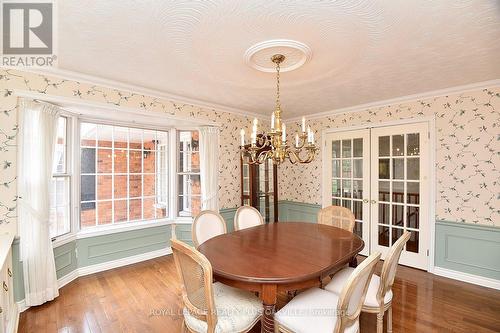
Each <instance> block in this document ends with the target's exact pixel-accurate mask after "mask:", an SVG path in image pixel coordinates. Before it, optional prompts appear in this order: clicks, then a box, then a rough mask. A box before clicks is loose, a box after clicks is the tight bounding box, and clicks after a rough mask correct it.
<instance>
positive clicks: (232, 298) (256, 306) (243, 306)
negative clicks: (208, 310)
mask: <svg viewBox="0 0 500 333" xmlns="http://www.w3.org/2000/svg"><path fill="white" fill-rule="evenodd" d="M213 292H214V300H215V307H216V309H217V310H216V311H217V326H216V327H215V332H216V333H234V332H246V331H247V330H249V329H250V328H251V327H253V326H254V324H255V323H256V322H257V321H258V320H259V319H260V316H261V313H262V303H261V301H260V300H259V298H257V297H256V296H255V295H254V294H252V293H250V292H247V291H244V290H240V289H236V288H233V287H229V286H226V285H224V284H222V283H220V282H215V283H214V284H213ZM184 319H185V321H186V325H187V326H188V328H189V329H190V330H191V331H193V332H198V333H202V332H206V331H207V323H206V322H205V321H203V320H200V319H198V318H196V317H194V316H192V315H191V314H190V313H189V311H187V310H186V309H184Z"/></svg>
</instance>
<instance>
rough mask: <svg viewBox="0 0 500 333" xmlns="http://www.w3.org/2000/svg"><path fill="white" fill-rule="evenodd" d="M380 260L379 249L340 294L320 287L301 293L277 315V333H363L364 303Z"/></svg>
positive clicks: (359, 267)
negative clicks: (361, 331)
mask: <svg viewBox="0 0 500 333" xmlns="http://www.w3.org/2000/svg"><path fill="white" fill-rule="evenodd" d="M379 259H380V253H379V252H377V253H374V254H372V255H371V256H369V257H368V258H366V259H365V260H364V261H363V262H362V263H361V264H360V265H359V266H358V267H356V268H355V269H354V271H353V274H351V276H350V277H349V279H348V280H347V281H346V282H345V284H344V285H342V291H341V293H340V294H339V295H337V294H334V293H332V292H329V291H326V290H323V289H320V288H312V289H308V290H306V291H304V292H302V293H300V294H299V295H297V296H296V297H295V298H293V299H292V300H291V301H290V302H289V303H288V304H287V305H285V306H284V307H283V308H281V310H279V311H278V312H276V314H275V315H274V330H275V332H276V333H279V332H285V333H292V332H300V333H331V332H333V333H340V332H347V333H356V332H359V314H360V312H361V306H362V305H363V302H364V300H365V296H366V292H367V290H368V284H369V282H370V280H371V277H372V275H373V271H374V270H375V266H376V265H377V262H378V261H379Z"/></svg>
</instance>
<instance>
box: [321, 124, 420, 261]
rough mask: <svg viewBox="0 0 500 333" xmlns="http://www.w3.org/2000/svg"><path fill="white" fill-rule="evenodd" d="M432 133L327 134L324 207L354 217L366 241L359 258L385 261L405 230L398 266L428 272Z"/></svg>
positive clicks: (388, 129) (391, 129) (412, 128)
mask: <svg viewBox="0 0 500 333" xmlns="http://www.w3.org/2000/svg"><path fill="white" fill-rule="evenodd" d="M428 133H429V129H428V124H427V123H414V124H405V125H398V126H385V127H377V128H371V129H364V130H355V131H346V132H337V133H330V134H327V135H326V138H325V139H326V151H325V155H324V156H325V162H324V163H325V167H324V173H323V177H324V184H325V186H324V187H323V206H329V205H332V204H333V205H339V206H344V207H347V208H349V209H351V210H352V211H353V212H354V215H355V217H356V228H355V233H357V234H358V235H359V236H361V237H362V238H363V240H364V241H365V248H364V250H363V252H361V254H365V255H367V254H370V253H372V252H375V251H380V252H382V258H385V255H386V254H387V251H388V250H389V248H390V247H391V245H392V244H394V242H395V241H396V240H397V239H398V238H399V237H400V236H401V235H402V234H403V232H404V231H405V230H407V231H410V232H411V237H410V240H409V241H408V243H407V244H406V246H405V249H404V250H403V253H402V255H401V259H400V263H402V264H404V265H408V266H412V267H416V268H421V269H427V267H428V248H429V244H428V240H429V205H430V202H429V198H430V192H429V189H430V188H429V178H430V175H429V170H430V165H429V157H430V155H429V154H430V149H429V138H428ZM326 184H327V185H326ZM330 184H331V186H330Z"/></svg>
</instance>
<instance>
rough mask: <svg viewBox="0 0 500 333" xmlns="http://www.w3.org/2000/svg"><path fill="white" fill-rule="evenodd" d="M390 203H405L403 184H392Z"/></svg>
mask: <svg viewBox="0 0 500 333" xmlns="http://www.w3.org/2000/svg"><path fill="white" fill-rule="evenodd" d="M392 202H400V203H404V202H405V183H404V182H392Z"/></svg>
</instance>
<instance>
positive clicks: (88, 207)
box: [50, 114, 201, 241]
mask: <svg viewBox="0 0 500 333" xmlns="http://www.w3.org/2000/svg"><path fill="white" fill-rule="evenodd" d="M53 165H54V167H53V169H54V170H53V177H52V186H51V193H50V235H51V237H52V238H53V239H57V238H58V237H60V236H62V235H68V237H71V236H72V235H76V232H77V231H78V230H82V231H85V233H90V234H92V233H93V232H94V231H93V230H96V231H97V230H99V231H97V232H102V231H103V230H108V229H113V228H115V226H116V227H119V226H122V227H124V228H125V230H127V228H128V226H133V225H136V226H137V227H141V226H140V225H142V224H144V223H146V224H152V223H155V222H159V221H166V220H167V219H168V220H170V219H176V218H191V217H193V216H196V215H197V214H198V213H199V212H200V209H201V186H200V185H201V184H200V155H199V133H198V131H197V130H194V129H190V130H175V129H168V130H165V129H159V128H151V127H148V126H144V127H141V126H138V125H134V126H127V125H123V124H118V123H109V122H106V121H102V122H101V121H95V120H85V119H79V118H78V117H77V116H76V115H75V116H73V115H66V114H65V116H64V117H61V118H60V119H59V126H58V133H57V141H56V146H55V154H54V162H53ZM72 202H73V204H72ZM72 207H73V209H72ZM72 221H74V223H73V222H72ZM103 228H104V229H103ZM105 232H107V231H105ZM110 232H113V231H110ZM65 238H66V236H65V237H63V239H65ZM63 241H64V240H63Z"/></svg>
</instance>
